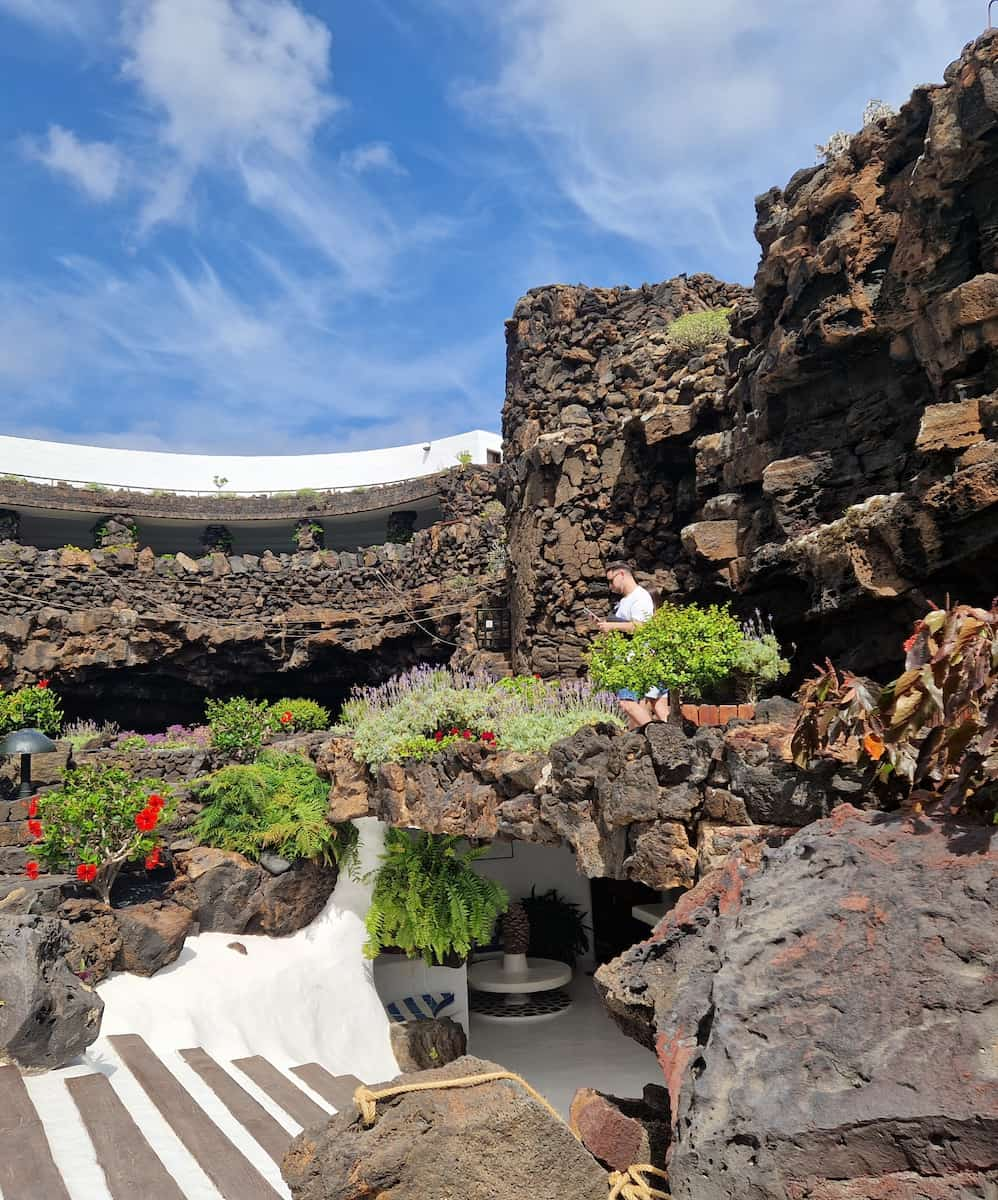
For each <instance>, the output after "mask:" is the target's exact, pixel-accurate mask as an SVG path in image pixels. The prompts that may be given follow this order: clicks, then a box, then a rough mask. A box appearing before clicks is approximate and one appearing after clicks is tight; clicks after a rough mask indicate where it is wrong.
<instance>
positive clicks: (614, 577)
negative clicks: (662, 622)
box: [596, 562, 669, 729]
mask: <svg viewBox="0 0 998 1200" xmlns="http://www.w3.org/2000/svg"><path fill="white" fill-rule="evenodd" d="M606 581H607V583H608V584H609V585H610V591H611V592H613V593H614V594H615V595H618V596H620V600H618V601H617V607H616V609H615V611H614V614H613V617H612V619H611V620H609V621H598V622H597V623H596V628H597V629H598V630H599V631H600V633H611V632H614V631H615V632H617V633H633V632H634V631H635V629H637V627H638V626H639V625H641V624H643V623H644V622H645V621H647V620H648V619H649V618H650V617H651V615H652V613H653V612H654V611H655V601H654V600H653V599H652V595H651V592H649V591H648V590H647V589H646V588H643V587H642V586H641V585H640V584H639V583H638V581H637V580H636V579H635V578H634V571H633V570H632V569H631V565H630V563H626V562H612V563H609V564H607V568H606ZM617 699H618V700H619V701H620V707H621V711H622V712H623V713H624V716H625V717H626V718H627V724H628V726H629V727H630V728H631V729H642V728H643V727H644V726H645V725H647V724H648V723H649V722H650V721H652V720H654V717H655V715H656V713H657V710H658V709H659V707H660V706H664V709H665V711H666V712H667V711H668V703H669V700H668V694H667V693H664V692H663V691H662V689H660V688H652V689H651V691H650V692H649V693H648V696H647V699H648V700H650V701H651V702H652V704H646V703H645V702H644V700H642V698H641V697H640V696H639V695H638V693H637V692H635V691H632V690H631V689H630V688H622V689H621V690H620V691H619V692H618V693H617ZM653 706H654V707H653ZM663 719H664V718H663Z"/></svg>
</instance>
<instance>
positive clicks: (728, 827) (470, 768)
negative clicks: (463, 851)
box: [0, 700, 863, 890]
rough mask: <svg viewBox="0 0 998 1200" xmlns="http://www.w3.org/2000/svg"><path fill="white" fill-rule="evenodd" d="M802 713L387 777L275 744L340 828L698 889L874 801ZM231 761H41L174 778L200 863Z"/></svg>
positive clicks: (15, 850)
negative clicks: (726, 865) (489, 846)
mask: <svg viewBox="0 0 998 1200" xmlns="http://www.w3.org/2000/svg"><path fill="white" fill-rule="evenodd" d="M795 716H796V708H795V706H794V705H792V704H790V703H788V702H787V701H780V700H776V701H769V702H766V703H763V704H762V705H760V706H759V715H758V719H757V720H756V721H755V722H753V723H749V722H737V723H733V724H731V725H730V726H728V727H727V728H726V729H716V728H702V729H699V730H697V731H696V732H689V731H684V729H683V727H682V726H681V725H672V724H669V725H662V724H657V725H652V726H649V728H648V731H647V733H646V734H626V733H622V732H621V731H620V730H618V729H616V728H615V727H613V726H610V725H604V726H597V727H593V728H587V729H582V730H580V731H579V732H578V733H576V734H575V735H574V736H572V737H571V738H567V739H565V740H564V741H562V742H558V743H557V744H556V745H555V746H553V747H552V749H551V751H550V753H549V754H530V755H526V754H518V753H515V752H512V751H498V752H496V751H490V750H487V749H485V748H484V747H482V746H481V745H478V744H468V745H460V744H459V745H456V746H453V747H450V748H448V749H447V750H445V751H443V752H442V753H441V754H439V755H437V756H435V757H434V758H433V759H431V760H429V761H427V762H422V763H411V764H408V765H406V766H402V765H399V764H396V763H387V764H385V765H384V766H382V767H380V768H378V769H377V770H374V771H371V770H369V769H368V768H367V767H365V766H364V765H363V764H362V763H359V762H357V761H356V759H355V758H354V756H353V742H352V741H351V740H350V739H349V738H346V737H337V736H334V735H331V734H328V733H313V734H303V735H293V736H291V737H279V738H278V739H277V742H276V743H275V744H277V745H279V746H280V748H282V749H289V750H291V749H295V750H297V751H298V752H300V753H303V754H305V755H307V756H308V757H310V758H311V759H312V760H313V761H314V762H315V763H316V766H317V768H318V770H319V773H320V774H321V775H322V776H323V777H325V778H328V779H329V780H330V794H329V816H330V819H331V820H333V821H345V820H352V819H356V818H357V817H362V816H376V817H378V818H379V819H380V820H382V821H385V822H387V823H388V824H390V825H396V826H399V827H402V828H417V829H423V830H426V831H427V832H430V833H445V834H459V835H463V836H465V837H469V838H481V839H486V840H494V839H497V838H499V839H506V840H511V841H524V842H534V843H536V844H540V845H555V844H559V843H563V844H565V845H567V846H568V847H569V848H570V849H571V850H572V851H573V852H574V854H575V856H576V859H577V862H578V867H579V871H580V872H581V873H582V874H583V875H587V876H589V877H590V878H609V879H630V880H635V881H638V882H641V883H645V884H647V885H649V886H650V887H653V888H657V889H661V890H666V889H670V888H689V887H692V886H693V884H694V883H695V882H696V880H697V879H698V878H700V877H701V876H702V875H704V874H706V873H707V872H709V871H710V870H712V869H713V868H714V867H715V866H716V865H717V863H718V862H719V861H720V860H721V859H723V858H724V857H725V856H726V855H727V854H728V852H729V851H730V850H731V849H733V848H734V847H736V846H738V845H742V844H745V843H750V844H759V843H762V844H764V845H775V844H778V843H780V842H782V841H783V840H784V839H785V838H786V837H787V836H788V835H789V833H790V832H792V831H793V830H794V829H798V828H801V827H802V826H804V825H806V824H808V823H809V822H811V821H814V820H817V819H818V818H819V817H822V816H824V815H826V814H827V813H828V812H829V811H830V810H831V809H832V808H833V807H834V806H835V805H836V804H839V803H841V802H842V801H843V800H850V801H851V802H853V803H859V802H860V799H861V797H862V793H863V788H862V784H861V782H860V781H859V779H858V777H857V775H856V771H855V768H853V767H851V766H849V765H848V764H846V763H842V762H839V761H837V760H834V759H829V760H827V761H826V762H824V763H822V764H820V765H819V766H818V767H817V768H815V769H814V770H811V771H807V772H803V771H800V770H799V769H798V768H797V767H795V766H793V764H792V763H791V762H790V761H789V752H788V744H789V737H790V732H791V729H792V726H793V721H794V718H795ZM691 728H692V727H690V729H691ZM228 761H229V760H228V759H227V758H226V756H224V755H220V754H219V753H218V752H214V751H207V750H203V749H191V750H159V749H154V748H153V749H148V750H138V751H117V750H113V749H110V748H107V747H104V748H96V749H89V750H78V751H76V752H75V753H74V752H72V751H71V750H70V748H69V747H68V745H67V744H63V745H62V746H60V749H59V751H58V752H57V753H55V754H50V755H36V756H35V759H34V762H33V771H34V777H35V780H36V783H37V784H38V785H39V786H40V787H50V786H53V785H55V784H57V783H58V781H59V779H60V777H61V772H62V771H63V770H64V769H65V768H66V767H67V766H70V765H73V766H79V765H83V764H86V763H93V762H103V763H106V764H112V765H116V766H124V767H126V768H127V769H128V770H129V771H130V772H131V773H132V774H133V775H136V776H140V777H148V778H153V779H159V780H163V781H164V782H166V783H168V784H170V785H171V786H172V787H173V788H174V790H175V792H176V794H177V795H178V797H179V800H180V803H179V808H178V818H177V822H176V826H175V828H174V830H173V834H172V837H171V839H168V841H167V845H168V847H169V848H170V849H171V850H172V851H174V852H176V853H185V852H187V851H190V850H191V849H192V848H193V843H192V842H191V841H189V839H188V836H187V834H186V832H185V830H186V827H187V826H188V825H189V824H190V823H191V822H192V821H193V820H194V818H195V817H196V816H197V813H198V811H199V808H200V806H199V804H198V803H197V802H196V801H193V800H191V799H190V798H189V792H190V787H191V784H192V781H193V780H195V779H197V778H199V777H203V776H204V775H205V774H206V773H208V772H210V771H212V770H216V769H218V768H219V767H221V766H224V765H225V763H226V762H228ZM16 777H17V771H16V764H15V763H14V762H12V761H11V762H5V763H0V800H2V799H3V798H4V797H5V796H6V799H7V803H6V807H4V806H3V805H0V874H2V873H3V872H4V871H5V870H6V871H12V872H19V871H22V870H23V867H24V862H25V861H26V850H25V847H27V846H29V845H30V841H31V839H30V838H29V836H28V833H27V827H26V825H25V824H24V814H23V813H22V812H20V810H19V807H18V805H16V804H14V803H13V802H12V800H11V797H12V794H13V790H14V787H15V781H16Z"/></svg>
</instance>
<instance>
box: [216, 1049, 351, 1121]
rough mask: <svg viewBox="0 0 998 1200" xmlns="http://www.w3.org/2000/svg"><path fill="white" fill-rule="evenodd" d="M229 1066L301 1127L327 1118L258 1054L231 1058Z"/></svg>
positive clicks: (299, 1089) (280, 1072)
mask: <svg viewBox="0 0 998 1200" xmlns="http://www.w3.org/2000/svg"><path fill="white" fill-rule="evenodd" d="M232 1065H233V1066H234V1067H238V1068H239V1070H240V1071H242V1072H243V1073H244V1074H245V1075H248V1076H249V1078H250V1079H252V1080H253V1082H254V1083H255V1084H256V1085H257V1087H258V1088H260V1089H261V1090H263V1091H265V1092H266V1093H267V1095H268V1096H269V1097H270V1098H271V1100H276V1101H277V1103H278V1104H279V1105H280V1106H281V1108H283V1109H284V1111H285V1112H286V1113H288V1114H289V1115H290V1116H292V1117H294V1119H295V1120H296V1121H297V1122H298V1124H299V1125H301V1126H302V1127H303V1128H308V1126H309V1125H317V1124H319V1123H320V1122H321V1123H322V1124H325V1122H326V1121H328V1120H329V1113H328V1112H326V1110H325V1109H324V1108H320V1107H319V1105H318V1104H316V1102H315V1101H314V1100H313V1099H312V1098H311V1097H310V1096H306V1095H305V1093H304V1092H303V1091H302V1090H301V1088H298V1087H295V1085H294V1084H293V1083H292V1082H291V1080H290V1079H289V1078H288V1077H287V1075H285V1074H284V1073H283V1071H278V1069H277V1068H276V1067H275V1066H274V1065H273V1064H272V1063H269V1062H267V1060H266V1059H265V1058H261V1057H260V1056H259V1055H258V1054H255V1055H253V1057H252V1058H237V1059H234V1060H233V1063H232Z"/></svg>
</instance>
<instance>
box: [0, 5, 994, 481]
mask: <svg viewBox="0 0 998 1200" xmlns="http://www.w3.org/2000/svg"><path fill="white" fill-rule="evenodd" d="M985 10H986V5H985V4H984V3H983V0H909V3H902V2H901V0H875V3H871V2H870V0H837V3H836V4H835V5H830V4H827V3H825V2H824V0H822V2H820V3H818V2H817V0H743V2H741V3H736V2H735V0H700V2H699V3H695V4H694V3H692V2H691V0H364V2H363V3H360V4H346V3H332V2H331V0H297V2H292V0H0V79H2V86H3V93H2V94H3V100H4V103H3V104H2V105H0V154H2V156H3V173H2V180H3V187H2V189H0V433H5V434H16V435H20V436H27V437H44V438H53V439H57V440H63V441H80V442H98V443H101V444H106V445H120V446H129V447H133V448H148V449H167V450H187V451H205V452H209V451H213V452H222V451H229V452H232V453H271V454H273V453H294V452H296V451H303V450H309V451H313V452H316V451H325V450H339V449H363V448H370V447H376V446H386V445H393V444H399V443H405V442H414V441H421V440H422V439H423V438H424V437H429V436H442V435H445V434H452V433H458V432H461V431H463V430H465V429H469V428H475V427H482V428H486V429H498V427H499V413H500V409H501V405H502V397H503V385H504V371H505V350H504V341H503V321H504V320H505V319H506V318H507V317H508V316H509V315H510V314H511V312H512V309H513V305H514V304H515V302H516V299H517V297H518V296H520V295H521V294H522V293H523V292H524V291H526V290H527V289H528V288H530V287H535V286H539V285H541V284H546V283H554V282H567V283H577V282H584V283H587V284H593V285H613V284H618V283H625V284H630V285H638V284H641V283H642V282H646V281H647V282H652V281H657V280H660V279H664V278H667V277H669V276H671V275H674V274H677V273H679V272H681V271H687V272H694V271H701V270H706V271H712V272H713V273H714V274H716V275H718V276H720V277H722V278H727V279H735V280H739V281H741V282H746V283H748V282H751V277H752V275H753V272H754V269H755V265H756V261H757V248H756V244H755V241H754V239H753V237H752V224H753V218H754V209H753V198H754V196H755V195H756V194H757V193H759V192H761V191H764V190H766V189H767V188H768V187H770V186H772V185H773V184H777V185H782V184H784V183H785V182H786V181H787V179H788V178H789V176H790V175H791V174H792V173H793V171H794V170H796V169H797V168H798V167H800V166H806V165H808V164H810V163H812V162H814V161H815V150H814V147H815V143H816V142H819V141H824V140H826V138H827V136H828V135H829V134H830V133H831V132H832V131H834V130H836V129H840V128H844V129H849V130H853V129H855V128H857V127H858V126H859V124H860V122H861V119H862V111H863V108H864V105H865V103H866V101H867V100H868V99H870V98H873V97H876V98H882V99H884V100H887V101H889V102H892V103H894V104H897V103H900V102H901V101H902V100H903V99H904V98H905V97H906V96H907V95H908V93H909V92H910V90H911V88H912V86H913V85H915V84H917V83H920V82H931V81H936V80H940V79H941V78H942V72H943V70H944V68H945V66H946V65H947V63H948V62H950V61H951V60H952V59H954V58H956V57H957V55H958V54H959V52H960V49H961V47H962V46H963V44H964V43H965V42H966V41H968V40H970V39H971V38H972V37H974V36H976V35H977V34H978V33H979V32H980V31H981V29H982V28H983V25H984V20H985ZM2 469H4V470H14V469H16V464H3V465H2Z"/></svg>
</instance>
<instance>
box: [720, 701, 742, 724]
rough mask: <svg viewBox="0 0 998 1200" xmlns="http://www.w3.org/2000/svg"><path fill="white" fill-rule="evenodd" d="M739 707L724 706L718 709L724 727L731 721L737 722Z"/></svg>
mask: <svg viewBox="0 0 998 1200" xmlns="http://www.w3.org/2000/svg"><path fill="white" fill-rule="evenodd" d="M737 718H738V705H737V704H722V705H721V707H720V708H719V709H718V720H719V721H720V722H721V724H722V725H727V723H728V722H729V721H734V720H737Z"/></svg>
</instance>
